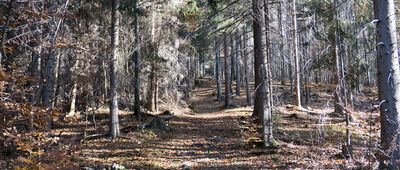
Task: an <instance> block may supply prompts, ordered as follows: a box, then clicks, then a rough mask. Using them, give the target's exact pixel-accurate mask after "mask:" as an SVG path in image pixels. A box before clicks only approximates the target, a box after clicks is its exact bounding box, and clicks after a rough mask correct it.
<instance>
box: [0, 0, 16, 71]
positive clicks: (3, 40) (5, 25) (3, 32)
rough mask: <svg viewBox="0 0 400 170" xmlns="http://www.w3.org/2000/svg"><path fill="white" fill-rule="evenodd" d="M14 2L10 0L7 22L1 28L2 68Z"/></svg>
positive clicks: (0, 55)
mask: <svg viewBox="0 0 400 170" xmlns="http://www.w3.org/2000/svg"><path fill="white" fill-rule="evenodd" d="M13 2H14V1H12V0H10V2H9V3H8V8H7V12H6V13H5V14H6V15H7V18H6V23H5V24H4V25H3V29H2V30H1V40H0V68H2V59H3V56H4V50H3V48H4V42H5V41H6V36H7V28H8V24H9V23H10V18H11V13H12V8H13Z"/></svg>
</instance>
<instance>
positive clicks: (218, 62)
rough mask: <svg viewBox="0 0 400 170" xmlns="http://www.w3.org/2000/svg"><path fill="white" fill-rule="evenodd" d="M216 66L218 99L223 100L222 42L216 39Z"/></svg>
mask: <svg viewBox="0 0 400 170" xmlns="http://www.w3.org/2000/svg"><path fill="white" fill-rule="evenodd" d="M215 51H216V54H215V60H216V61H215V66H216V70H215V71H216V74H215V76H216V79H217V101H221V100H222V89H221V75H220V74H221V68H220V67H221V43H220V41H219V40H217V41H215Z"/></svg>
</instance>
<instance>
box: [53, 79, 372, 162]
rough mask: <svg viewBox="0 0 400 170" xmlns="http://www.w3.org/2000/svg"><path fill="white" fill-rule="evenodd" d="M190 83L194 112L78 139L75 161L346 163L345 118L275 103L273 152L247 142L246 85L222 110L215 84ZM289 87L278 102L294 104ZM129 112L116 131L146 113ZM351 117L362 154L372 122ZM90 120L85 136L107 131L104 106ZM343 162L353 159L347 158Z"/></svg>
mask: <svg viewBox="0 0 400 170" xmlns="http://www.w3.org/2000/svg"><path fill="white" fill-rule="evenodd" d="M196 84H197V85H198V87H197V88H196V89H195V90H193V91H192V94H191V100H190V101H189V104H190V106H189V108H191V109H192V110H189V109H188V108H181V110H179V109H178V110H174V106H167V107H165V108H163V109H170V110H171V111H172V112H173V113H175V117H174V118H173V119H171V120H170V121H169V122H168V123H169V126H170V127H171V128H172V129H173V130H172V132H168V133H162V132H161V133H159V132H154V131H152V130H149V129H141V130H133V131H129V132H123V133H122V134H121V137H120V138H118V139H116V140H112V139H110V138H108V137H106V136H100V137H99V138H93V139H87V140H84V141H83V143H81V145H80V147H79V148H80V150H79V151H78V152H77V154H76V155H77V156H76V159H75V160H76V161H77V163H78V164H79V166H81V167H83V166H86V167H96V166H99V165H110V164H113V163H117V164H120V165H123V166H125V167H126V168H128V169H185V168H186V167H187V168H189V169H293V168H298V167H302V168H305V169H312V168H321V167H326V168H328V169H332V168H334V169H342V168H340V167H339V163H340V164H341V163H346V160H345V159H342V158H340V153H341V146H342V144H343V143H342V141H343V140H342V139H345V126H344V123H343V119H342V118H340V117H338V118H336V117H333V118H329V117H328V116H326V114H328V115H329V113H328V112H330V111H329V110H326V109H322V110H320V109H314V110H313V111H312V112H303V111H297V110H295V109H293V107H292V105H283V107H276V109H275V110H274V116H273V121H274V127H275V128H274V137H275V139H277V140H278V142H279V146H278V148H277V149H275V150H270V149H263V148H260V147H256V146H257V144H255V143H254V142H252V140H253V139H257V137H259V136H260V135H259V134H258V133H257V131H258V129H259V128H260V127H259V126H256V125H254V123H252V122H254V120H252V117H251V114H252V107H251V106H247V104H246V99H245V98H246V95H245V92H244V89H245V88H241V89H242V91H241V95H240V96H234V97H233V103H234V105H235V107H233V108H231V109H224V107H223V106H224V101H219V102H218V101H215V99H216V96H215V95H213V93H214V92H215V91H216V85H215V82H213V81H212V80H210V79H201V80H200V82H197V83H196ZM223 87H224V86H223ZM222 90H223V91H224V89H222ZM315 90H317V89H315ZM318 90H320V91H319V92H316V93H317V94H319V95H316V97H318V98H315V99H314V100H315V101H316V102H315V106H314V108H324V106H325V105H326V103H327V102H326V100H329V98H331V96H328V94H327V93H326V92H325V91H326V89H321V88H320V89H318ZM288 91H290V86H279V87H278V88H276V98H277V99H279V100H278V102H282V103H293V102H294V100H292V99H294V97H293V96H294V95H293V94H292V93H289V92H288ZM353 114H356V113H353ZM131 115H132V112H128V111H123V110H120V124H121V125H120V126H121V128H124V127H132V126H133V127H137V125H138V124H139V123H143V122H150V121H151V118H152V117H148V118H147V120H144V121H142V122H138V121H136V120H133V119H132V117H131ZM357 115H358V116H357V117H358V118H359V120H362V122H360V123H361V124H362V125H363V126H362V128H360V127H359V128H358V131H357V133H356V132H354V134H353V136H354V137H353V141H352V143H353V144H354V146H356V147H358V149H357V150H359V151H360V152H359V153H360V155H361V157H360V158H363V156H365V155H363V154H362V153H363V151H362V149H360V148H366V146H365V141H367V138H369V137H368V135H367V133H368V131H369V127H368V126H366V120H370V119H369V118H365V117H362V116H360V115H365V113H364V112H360V113H357ZM378 118H379V114H374V119H373V120H374V121H375V122H377V121H378ZM96 119H97V127H94V126H93V123H90V124H89V125H88V126H87V127H88V129H87V130H88V134H89V135H90V134H104V135H105V134H107V131H108V130H107V129H108V120H109V119H108V109H103V110H100V111H99V112H98V113H97V114H96ZM377 124H378V123H376V126H377ZM85 127H86V126H85V125H83V124H73V126H72V127H70V128H69V129H67V130H68V131H69V132H65V133H63V135H62V136H63V137H64V138H65V139H74V138H75V136H76V135H77V134H79V133H81V132H82V131H83V129H84V128H85ZM377 130H378V127H374V132H373V134H376V133H377ZM321 132H322V133H321ZM55 134H59V132H55ZM71 137H72V138H71ZM337 155H339V156H337ZM360 160H361V159H360ZM361 162H362V161H361ZM347 163H350V164H352V162H351V161H349V162H347ZM347 163H346V164H347ZM362 163H365V161H364V162H362ZM367 163H368V162H367Z"/></svg>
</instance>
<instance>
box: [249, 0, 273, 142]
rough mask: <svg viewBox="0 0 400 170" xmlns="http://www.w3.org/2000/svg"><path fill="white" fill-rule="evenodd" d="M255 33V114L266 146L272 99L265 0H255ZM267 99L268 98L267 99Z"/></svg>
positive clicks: (270, 123) (268, 138)
mask: <svg viewBox="0 0 400 170" xmlns="http://www.w3.org/2000/svg"><path fill="white" fill-rule="evenodd" d="M252 7H253V14H254V18H253V33H254V36H253V37H254V60H255V64H254V72H255V80H256V81H255V88H256V90H255V93H256V97H255V99H254V111H253V115H255V116H257V117H258V119H259V123H260V124H261V125H262V127H263V129H262V135H263V139H264V147H268V146H270V144H271V142H272V139H273V138H272V120H271V110H270V107H269V106H268V105H269V104H270V101H268V99H267V97H268V95H269V93H268V91H269V87H268V85H269V84H268V82H266V81H268V75H267V74H268V72H269V71H268V66H267V65H268V64H267V63H268V61H267V58H266V57H265V51H264V49H263V46H264V44H265V42H264V41H265V39H264V38H263V37H264V33H265V32H264V29H263V28H264V24H265V16H264V1H260V0H253V1H252ZM266 99H267V100H266Z"/></svg>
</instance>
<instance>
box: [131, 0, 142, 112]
mask: <svg viewBox="0 0 400 170" xmlns="http://www.w3.org/2000/svg"><path fill="white" fill-rule="evenodd" d="M137 1H138V0H135V1H134V9H135V10H136V9H137V5H138V2H137ZM135 44H136V46H137V47H138V46H139V19H138V14H137V13H135ZM134 57H135V58H134V62H135V68H134V72H135V79H134V80H133V85H134V86H135V87H134V88H135V90H134V91H135V108H134V112H135V113H134V115H135V117H136V118H137V119H139V116H140V115H141V113H140V88H139V87H140V86H139V83H140V77H139V73H140V72H139V67H140V53H139V49H137V50H136V51H135V53H134Z"/></svg>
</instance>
